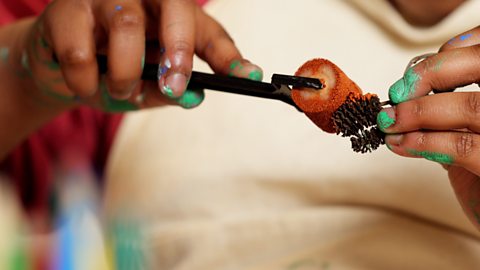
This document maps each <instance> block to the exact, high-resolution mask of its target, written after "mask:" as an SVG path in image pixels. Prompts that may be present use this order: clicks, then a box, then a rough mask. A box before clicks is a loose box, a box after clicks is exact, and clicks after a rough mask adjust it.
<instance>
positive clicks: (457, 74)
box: [389, 45, 480, 104]
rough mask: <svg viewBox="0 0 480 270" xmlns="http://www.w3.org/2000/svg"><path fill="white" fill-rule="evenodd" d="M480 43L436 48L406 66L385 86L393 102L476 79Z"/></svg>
mask: <svg viewBox="0 0 480 270" xmlns="http://www.w3.org/2000/svg"><path fill="white" fill-rule="evenodd" d="M479 56H480V45H475V46H470V47H464V48H458V49H455V50H449V51H444V52H440V53H438V54H436V55H434V56H431V57H429V58H427V59H426V60H424V61H422V62H420V63H419V64H418V65H416V66H414V67H412V68H410V69H408V70H407V72H406V73H405V75H404V76H403V78H401V79H400V80H398V81H397V82H396V83H395V84H393V85H392V86H391V87H390V89H389V96H390V100H391V101H392V102H393V103H395V104H397V103H401V102H405V101H407V100H411V99H414V98H418V97H421V96H424V95H426V94H428V93H429V92H430V91H432V90H438V91H448V90H450V89H455V88H457V87H462V86H465V85H469V84H472V83H476V82H478V81H480V72H478V70H479V67H480V57H479Z"/></svg>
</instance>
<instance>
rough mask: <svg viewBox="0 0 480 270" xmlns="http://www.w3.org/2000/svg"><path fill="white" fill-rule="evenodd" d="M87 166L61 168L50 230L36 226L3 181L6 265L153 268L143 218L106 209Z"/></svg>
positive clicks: (0, 224)
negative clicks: (110, 214) (111, 213)
mask: <svg viewBox="0 0 480 270" xmlns="http://www.w3.org/2000/svg"><path fill="white" fill-rule="evenodd" d="M86 168H87V167H85V166H77V167H75V168H73V169H72V168H71V167H70V168H69V169H68V170H64V169H62V171H60V172H59V173H58V177H57V181H56V188H55V190H56V192H55V193H56V194H55V196H54V197H55V199H54V200H53V201H54V202H53V203H52V205H53V207H52V209H53V210H52V216H51V217H50V218H49V219H50V220H51V222H50V224H51V225H50V228H49V229H47V230H45V229H41V230H39V229H38V228H36V225H35V224H36V222H35V221H34V220H32V217H31V216H29V217H28V218H27V217H26V215H24V214H23V213H22V210H21V209H20V206H19V204H18V200H17V198H16V197H15V195H14V194H15V193H14V189H13V188H11V187H10V186H8V185H5V184H3V183H5V182H7V181H0V184H1V185H0V269H2V270H3V269H6V270H36V269H39V270H50V269H51V270H77V269H79V270H84V269H88V270H90V269H93V270H97V269H98V270H110V269H112V270H113V269H120V270H124V269H125V270H126V269H148V267H147V263H146V261H147V260H146V258H145V256H144V255H143V254H144V252H143V239H142V234H141V229H140V228H141V226H140V224H139V222H138V221H137V220H134V219H133V218H132V216H131V215H128V214H127V213H121V215H116V216H114V217H106V216H105V215H103V214H102V213H101V210H100V203H101V201H100V200H99V194H100V193H99V189H98V188H97V183H98V181H96V179H95V176H94V174H93V173H91V171H90V170H88V169H86Z"/></svg>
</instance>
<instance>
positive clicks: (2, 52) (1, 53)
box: [0, 48, 10, 64]
mask: <svg viewBox="0 0 480 270" xmlns="http://www.w3.org/2000/svg"><path fill="white" fill-rule="evenodd" d="M9 57H10V49H9V48H0V60H1V61H2V63H4V64H6V63H8V58H9Z"/></svg>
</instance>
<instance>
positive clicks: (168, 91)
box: [163, 85, 173, 98]
mask: <svg viewBox="0 0 480 270" xmlns="http://www.w3.org/2000/svg"><path fill="white" fill-rule="evenodd" d="M163 93H164V94H165V95H166V96H167V97H170V98H173V90H172V88H171V87H170V86H168V85H165V86H164V87H163Z"/></svg>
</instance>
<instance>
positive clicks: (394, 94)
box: [388, 68, 421, 104]
mask: <svg viewBox="0 0 480 270" xmlns="http://www.w3.org/2000/svg"><path fill="white" fill-rule="evenodd" d="M420 79H421V77H420V75H418V73H416V72H415V71H414V70H413V68H410V69H408V70H407V72H405V75H403V78H402V79H400V80H398V81H397V82H396V83H394V84H393V85H392V86H391V87H390V89H389V91H388V94H389V96H390V100H391V101H392V102H393V103H395V104H397V103H401V102H405V101H407V100H408V99H409V97H411V95H412V94H413V93H415V90H416V89H415V88H416V86H417V82H418V81H419V80H420Z"/></svg>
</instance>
